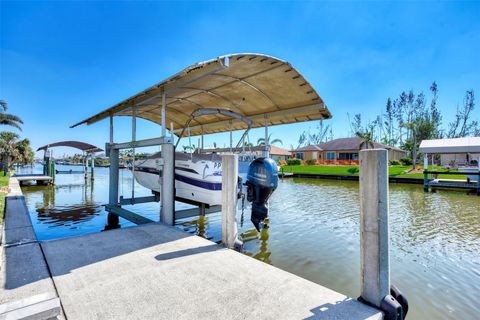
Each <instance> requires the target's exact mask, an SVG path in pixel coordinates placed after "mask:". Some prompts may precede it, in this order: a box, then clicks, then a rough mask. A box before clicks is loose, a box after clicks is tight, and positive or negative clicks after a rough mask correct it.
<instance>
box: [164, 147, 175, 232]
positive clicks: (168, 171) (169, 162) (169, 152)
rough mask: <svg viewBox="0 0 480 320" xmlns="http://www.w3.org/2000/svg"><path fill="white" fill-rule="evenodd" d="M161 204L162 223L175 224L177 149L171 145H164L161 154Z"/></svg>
mask: <svg viewBox="0 0 480 320" xmlns="http://www.w3.org/2000/svg"><path fill="white" fill-rule="evenodd" d="M160 160H161V162H162V163H161V165H162V167H163V168H162V171H161V172H162V174H161V192H160V195H161V202H160V222H163V223H165V224H168V225H173V224H174V223H175V221H174V220H175V219H174V218H175V148H174V146H173V144H171V143H164V144H162V153H161V159H160Z"/></svg>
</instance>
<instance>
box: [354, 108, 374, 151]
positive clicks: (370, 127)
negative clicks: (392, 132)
mask: <svg viewBox="0 0 480 320" xmlns="http://www.w3.org/2000/svg"><path fill="white" fill-rule="evenodd" d="M350 126H351V128H352V130H353V132H354V133H355V135H356V136H357V137H359V138H360V139H362V142H361V143H360V146H359V148H360V149H370V148H374V145H373V141H374V137H373V135H374V132H375V126H376V122H375V121H374V122H369V123H367V124H366V125H365V126H363V125H362V115H361V114H360V113H358V114H356V115H355V116H354V117H353V122H352V123H351V124H350Z"/></svg>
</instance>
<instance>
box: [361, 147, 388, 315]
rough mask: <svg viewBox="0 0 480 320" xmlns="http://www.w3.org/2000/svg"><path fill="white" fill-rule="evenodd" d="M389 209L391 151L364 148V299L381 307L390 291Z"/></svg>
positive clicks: (362, 237)
mask: <svg viewBox="0 0 480 320" xmlns="http://www.w3.org/2000/svg"><path fill="white" fill-rule="evenodd" d="M388 210H389V208H388V152H387V150H385V149H369V150H361V151H360V259H361V279H362V284H361V288H362V289H361V290H362V291H361V298H362V299H364V300H365V301H366V302H368V303H370V304H372V305H374V306H376V307H379V308H380V306H381V303H382V300H383V298H384V297H385V296H387V295H388V294H390V261H389V260H390V259H389V248H388V247H389V227H388Z"/></svg>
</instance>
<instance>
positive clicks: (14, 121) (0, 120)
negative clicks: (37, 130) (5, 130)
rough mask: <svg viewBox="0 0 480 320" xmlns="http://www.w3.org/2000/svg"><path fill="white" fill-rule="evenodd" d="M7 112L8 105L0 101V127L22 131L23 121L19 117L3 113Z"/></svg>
mask: <svg viewBox="0 0 480 320" xmlns="http://www.w3.org/2000/svg"><path fill="white" fill-rule="evenodd" d="M7 110H8V104H7V102H6V101H5V100H0V125H5V126H11V127H15V128H17V129H18V130H20V131H21V130H22V126H21V125H22V124H23V121H22V119H20V117H18V116H16V115H13V114H9V113H5V112H6V111H7Z"/></svg>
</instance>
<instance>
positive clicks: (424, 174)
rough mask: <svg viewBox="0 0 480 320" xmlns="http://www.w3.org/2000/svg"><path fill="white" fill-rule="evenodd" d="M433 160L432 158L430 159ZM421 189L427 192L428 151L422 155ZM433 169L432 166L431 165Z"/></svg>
mask: <svg viewBox="0 0 480 320" xmlns="http://www.w3.org/2000/svg"><path fill="white" fill-rule="evenodd" d="M432 159H433V155H432ZM432 161H433V160H432ZM423 170H424V173H423V191H425V192H428V173H427V171H428V153H425V154H424V155H423ZM432 170H433V167H432Z"/></svg>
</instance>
